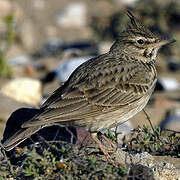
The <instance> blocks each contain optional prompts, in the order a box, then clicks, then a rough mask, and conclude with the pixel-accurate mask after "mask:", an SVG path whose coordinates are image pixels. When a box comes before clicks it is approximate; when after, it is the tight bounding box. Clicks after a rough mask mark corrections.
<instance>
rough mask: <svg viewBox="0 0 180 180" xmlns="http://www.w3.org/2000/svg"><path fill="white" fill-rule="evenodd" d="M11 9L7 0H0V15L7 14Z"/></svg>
mask: <svg viewBox="0 0 180 180" xmlns="http://www.w3.org/2000/svg"><path fill="white" fill-rule="evenodd" d="M11 11H12V5H11V2H10V1H8V0H0V17H5V16H7V15H9V14H10V13H11Z"/></svg>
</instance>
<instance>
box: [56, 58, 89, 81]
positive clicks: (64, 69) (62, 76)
mask: <svg viewBox="0 0 180 180" xmlns="http://www.w3.org/2000/svg"><path fill="white" fill-rule="evenodd" d="M91 58H92V56H82V57H76V58H71V59H69V60H68V61H67V62H65V63H64V64H60V66H58V67H57V68H56V69H55V71H54V72H55V74H56V77H57V79H58V81H59V82H61V83H62V82H65V81H67V80H68V78H69V76H70V75H71V73H72V72H73V71H74V70H75V69H76V68H77V67H78V66H80V65H81V64H82V63H84V62H86V61H87V60H89V59H91Z"/></svg>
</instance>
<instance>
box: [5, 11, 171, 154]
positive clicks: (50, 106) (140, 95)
mask: <svg viewBox="0 0 180 180" xmlns="http://www.w3.org/2000/svg"><path fill="white" fill-rule="evenodd" d="M128 16H129V18H130V23H129V25H128V27H127V28H126V30H125V31H124V32H122V33H121V34H120V36H119V38H118V39H117V40H116V42H115V43H114V44H113V45H112V47H111V48H110V51H109V52H108V53H106V54H103V55H100V56H98V57H95V58H92V59H90V60H88V61H87V62H85V63H83V64H82V65H80V66H79V67H78V68H77V69H76V70H75V71H74V72H73V73H72V74H71V76H70V77H69V79H68V80H67V81H66V82H65V83H64V85H63V86H61V87H60V88H58V89H57V90H56V91H55V92H53V94H52V95H51V96H50V97H49V98H48V99H47V101H46V102H45V103H44V104H43V105H42V106H41V108H40V113H38V114H37V115H36V116H35V117H33V118H32V119H31V120H29V121H27V122H25V123H24V124H23V125H22V128H21V130H20V131H18V132H17V133H15V134H14V135H13V136H12V137H10V138H9V139H8V140H6V141H5V142H4V144H3V146H4V147H5V149H6V150H11V149H12V148H13V147H15V146H17V145H18V144H19V143H20V142H22V141H24V140H25V139H26V138H28V137H29V136H31V135H32V134H34V133H35V132H37V131H38V130H39V129H41V128H43V127H45V126H50V125H53V124H61V125H71V126H75V127H82V128H85V129H86V130H88V131H89V132H90V133H91V134H92V137H93V138H94V140H95V141H96V142H98V144H99V145H100V148H101V149H102V151H103V152H104V153H105V150H103V147H102V145H101V143H100V141H99V140H98V139H97V137H96V133H97V132H98V131H101V130H104V129H108V128H111V127H113V126H117V125H119V124H121V123H123V122H125V121H127V120H128V119H129V118H131V117H133V116H134V115H135V114H136V113H138V112H139V111H141V110H142V109H143V108H144V107H145V105H146V104H147V102H148V100H149V98H150V96H151V94H152V92H153V90H154V87H155V84H156V80H157V74H156V69H155V65H154V64H155V60H156V54H157V51H158V49H159V48H160V47H161V46H163V45H165V44H168V43H171V42H173V41H174V40H161V39H160V38H159V37H158V36H156V35H154V34H153V33H152V32H151V31H149V30H148V29H147V28H146V27H145V26H144V25H143V24H142V23H141V22H140V21H139V20H137V19H136V18H135V17H134V16H133V15H132V14H131V13H130V12H128Z"/></svg>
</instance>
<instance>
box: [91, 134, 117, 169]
mask: <svg viewBox="0 0 180 180" xmlns="http://www.w3.org/2000/svg"><path fill="white" fill-rule="evenodd" d="M91 137H92V138H93V140H94V141H95V142H96V143H97V144H98V145H99V148H100V149H101V151H102V152H103V153H104V155H105V157H106V159H107V160H108V161H109V162H110V163H112V164H113V165H114V166H115V167H117V164H116V163H115V162H114V161H113V160H112V158H111V156H110V155H109V153H108V151H107V150H106V147H105V146H104V145H103V144H102V143H101V141H100V140H99V139H98V137H97V133H91Z"/></svg>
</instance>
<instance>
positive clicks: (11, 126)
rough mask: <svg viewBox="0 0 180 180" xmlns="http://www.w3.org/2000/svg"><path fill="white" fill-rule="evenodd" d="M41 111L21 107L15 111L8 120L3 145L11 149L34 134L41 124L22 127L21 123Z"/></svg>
mask: <svg viewBox="0 0 180 180" xmlns="http://www.w3.org/2000/svg"><path fill="white" fill-rule="evenodd" d="M39 113H40V110H39V109H30V108H21V109H18V110H16V111H15V112H13V113H12V114H11V116H10V118H9V119H8V120H7V123H6V128H5V131H4V134H3V140H2V143H3V146H4V148H5V149H6V150H7V151H9V150H11V149H13V148H14V147H15V146H17V145H18V144H20V143H21V142H22V141H24V140H25V139H27V138H28V137H30V136H31V135H32V134H34V133H35V132H37V131H38V130H39V129H41V126H36V127H32V128H21V125H22V124H23V123H24V122H26V121H28V120H30V119H32V118H33V117H34V116H36V115H37V114H39Z"/></svg>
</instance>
